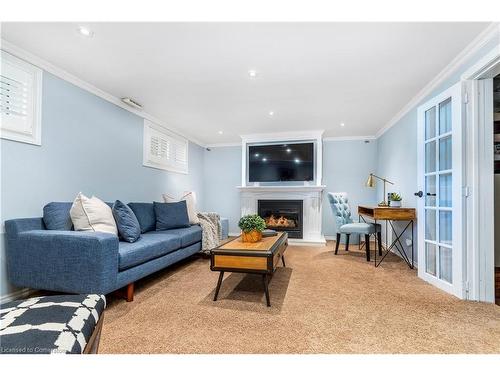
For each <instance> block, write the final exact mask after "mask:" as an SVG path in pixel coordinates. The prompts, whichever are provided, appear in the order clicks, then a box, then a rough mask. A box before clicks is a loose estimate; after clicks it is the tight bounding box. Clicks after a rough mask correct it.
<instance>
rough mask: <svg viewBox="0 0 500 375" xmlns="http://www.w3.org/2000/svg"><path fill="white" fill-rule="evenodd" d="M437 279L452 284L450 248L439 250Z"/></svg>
mask: <svg viewBox="0 0 500 375" xmlns="http://www.w3.org/2000/svg"><path fill="white" fill-rule="evenodd" d="M439 278H440V279H442V280H445V281H447V282H449V283H452V280H453V274H452V252H451V249H450V248H447V247H440V248H439Z"/></svg>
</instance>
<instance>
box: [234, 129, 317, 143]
mask: <svg viewBox="0 0 500 375" xmlns="http://www.w3.org/2000/svg"><path fill="white" fill-rule="evenodd" d="M324 132H325V131H324V130H307V131H290V132H278V133H257V134H243V135H241V140H242V142H243V143H251V142H273V141H302V140H309V139H315V140H317V139H321V138H322V137H323V133H324Z"/></svg>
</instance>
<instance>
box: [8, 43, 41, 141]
mask: <svg viewBox="0 0 500 375" xmlns="http://www.w3.org/2000/svg"><path fill="white" fill-rule="evenodd" d="M0 56H1V70H0V116H1V124H0V134H1V137H2V138H6V139H11V140H15V141H20V142H27V143H34V144H40V133H41V131H40V130H41V115H40V114H41V74H42V71H41V70H40V69H39V68H37V67H35V66H33V65H31V64H29V63H27V62H26V61H23V60H21V59H18V58H17V57H15V56H13V55H11V54H8V53H6V52H5V51H1V55H0Z"/></svg>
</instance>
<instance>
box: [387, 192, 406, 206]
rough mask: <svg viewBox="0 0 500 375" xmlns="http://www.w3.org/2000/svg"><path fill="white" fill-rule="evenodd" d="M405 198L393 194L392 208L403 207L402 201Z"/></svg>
mask: <svg viewBox="0 0 500 375" xmlns="http://www.w3.org/2000/svg"><path fill="white" fill-rule="evenodd" d="M402 200H403V198H401V195H399V194H398V193H391V200H390V204H389V205H390V206H391V207H401V201H402Z"/></svg>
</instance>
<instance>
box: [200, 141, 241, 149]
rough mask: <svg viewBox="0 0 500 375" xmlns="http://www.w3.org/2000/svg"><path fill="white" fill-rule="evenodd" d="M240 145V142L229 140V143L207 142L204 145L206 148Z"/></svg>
mask: <svg viewBox="0 0 500 375" xmlns="http://www.w3.org/2000/svg"><path fill="white" fill-rule="evenodd" d="M235 146H239V147H241V142H229V143H209V144H207V145H205V147H206V148H217V147H235Z"/></svg>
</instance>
